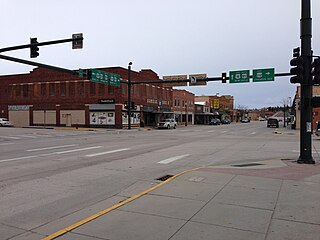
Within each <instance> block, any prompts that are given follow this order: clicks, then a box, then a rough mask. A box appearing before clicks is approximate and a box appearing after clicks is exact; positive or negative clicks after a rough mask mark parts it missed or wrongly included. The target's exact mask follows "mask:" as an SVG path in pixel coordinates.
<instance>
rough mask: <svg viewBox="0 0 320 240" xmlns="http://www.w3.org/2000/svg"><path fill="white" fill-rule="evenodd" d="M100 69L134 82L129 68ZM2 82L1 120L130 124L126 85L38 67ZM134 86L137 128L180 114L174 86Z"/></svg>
mask: <svg viewBox="0 0 320 240" xmlns="http://www.w3.org/2000/svg"><path fill="white" fill-rule="evenodd" d="M99 70H103V71H106V72H110V73H114V74H120V77H121V79H123V80H124V81H125V80H126V79H127V78H128V70H127V69H126V68H122V67H109V68H100V69H99ZM131 79H132V82H137V81H139V82H140V81H158V80H159V77H158V75H157V74H156V73H155V72H153V71H152V70H150V69H147V70H141V71H139V72H136V71H132V73H131ZM0 84H1V88H0V116H1V117H7V118H9V119H10V121H12V122H13V123H14V124H15V126H79V127H80V126H85V127H110V128H126V127H127V126H128V114H127V113H128V110H127V107H128V106H127V100H128V97H127V96H128V86H127V84H126V83H125V82H122V83H121V84H120V86H119V87H117V86H111V85H106V84H100V83H94V82H90V81H89V80H87V79H85V78H80V77H78V76H74V75H71V74H67V73H64V72H59V71H53V70H48V69H43V68H35V69H34V70H33V71H31V72H30V73H26V74H15V75H6V76H0ZM132 86H133V87H132V89H131V96H132V99H131V100H132V102H133V106H132V111H131V124H132V126H133V127H138V126H140V124H141V123H143V124H144V125H149V126H154V125H155V124H156V121H157V119H161V118H164V117H168V116H170V117H173V116H174V112H173V108H172V106H173V89H172V88H171V87H163V86H162V84H159V83H158V84H152V83H145V84H144V83H142V84H133V85H132ZM188 99H189V98H188ZM191 100H192V99H191V98H190V101H191ZM188 103H189V102H188ZM190 104H191V103H190ZM192 104H193V101H192ZM192 107H193V106H190V107H189V110H191V109H192Z"/></svg>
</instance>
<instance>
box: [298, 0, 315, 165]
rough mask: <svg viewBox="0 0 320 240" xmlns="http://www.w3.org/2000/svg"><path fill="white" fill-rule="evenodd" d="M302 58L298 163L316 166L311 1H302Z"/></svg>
mask: <svg viewBox="0 0 320 240" xmlns="http://www.w3.org/2000/svg"><path fill="white" fill-rule="evenodd" d="M300 24H301V25H300V39H301V56H302V60H303V81H302V83H301V123H300V157H299V159H298V163H304V164H315V161H314V160H313V158H312V141H311V140H312V138H311V137H312V106H311V99H312V78H311V62H312V49H311V38H312V18H311V1H310V0H301V20H300Z"/></svg>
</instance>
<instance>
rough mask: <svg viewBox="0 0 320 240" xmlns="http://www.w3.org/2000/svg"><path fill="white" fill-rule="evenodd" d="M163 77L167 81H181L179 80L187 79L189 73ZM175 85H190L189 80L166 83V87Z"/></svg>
mask: <svg viewBox="0 0 320 240" xmlns="http://www.w3.org/2000/svg"><path fill="white" fill-rule="evenodd" d="M162 79H163V80H164V82H165V81H179V80H187V79H188V75H173V76H163V77H162ZM174 86H188V83H187V82H176V83H175V82H171V83H164V87H174Z"/></svg>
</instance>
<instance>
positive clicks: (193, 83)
mask: <svg viewBox="0 0 320 240" xmlns="http://www.w3.org/2000/svg"><path fill="white" fill-rule="evenodd" d="M189 78H190V83H189V86H206V85H207V81H197V80H200V79H206V78H207V74H205V73H203V74H190V75H189ZM192 79H194V80H193V81H192Z"/></svg>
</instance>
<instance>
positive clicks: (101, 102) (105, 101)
mask: <svg viewBox="0 0 320 240" xmlns="http://www.w3.org/2000/svg"><path fill="white" fill-rule="evenodd" d="M115 102H116V101H115V99H114V98H106V99H98V103H100V104H109V103H115Z"/></svg>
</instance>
